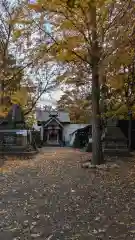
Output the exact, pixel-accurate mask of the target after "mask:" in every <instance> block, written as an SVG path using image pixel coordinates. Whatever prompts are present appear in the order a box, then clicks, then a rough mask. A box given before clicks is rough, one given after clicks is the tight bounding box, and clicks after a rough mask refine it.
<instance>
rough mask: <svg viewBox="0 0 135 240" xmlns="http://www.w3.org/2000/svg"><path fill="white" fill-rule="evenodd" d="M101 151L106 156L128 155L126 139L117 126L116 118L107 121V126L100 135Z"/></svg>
mask: <svg viewBox="0 0 135 240" xmlns="http://www.w3.org/2000/svg"><path fill="white" fill-rule="evenodd" d="M102 141H103V152H104V154H106V155H108V156H125V157H126V156H129V155H130V154H129V150H128V139H127V138H126V137H125V135H124V134H123V132H122V131H121V129H120V128H119V127H118V120H117V119H115V118H113V119H109V120H108V121H107V127H106V128H105V131H104V133H103V136H102Z"/></svg>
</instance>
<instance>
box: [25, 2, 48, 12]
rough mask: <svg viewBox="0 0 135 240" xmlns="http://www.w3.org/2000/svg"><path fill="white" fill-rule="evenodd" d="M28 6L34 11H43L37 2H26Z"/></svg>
mask: <svg viewBox="0 0 135 240" xmlns="http://www.w3.org/2000/svg"><path fill="white" fill-rule="evenodd" d="M28 8H29V9H31V10H35V11H36V12H43V11H44V9H43V7H42V5H40V4H38V3H30V4H28Z"/></svg>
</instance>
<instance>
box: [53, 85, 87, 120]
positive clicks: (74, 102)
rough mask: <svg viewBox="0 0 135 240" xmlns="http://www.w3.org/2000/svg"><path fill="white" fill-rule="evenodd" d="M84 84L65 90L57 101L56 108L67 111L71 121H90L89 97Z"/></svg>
mask: <svg viewBox="0 0 135 240" xmlns="http://www.w3.org/2000/svg"><path fill="white" fill-rule="evenodd" d="M84 88H85V86H81V87H76V88H71V89H68V90H65V91H64V93H63V95H62V96H61V98H60V100H59V101H57V105H56V107H57V109H58V110H64V111H67V112H68V113H69V115H70V120H71V122H72V123H87V124H89V123H90V120H91V115H90V112H91V103H90V102H91V99H89V96H88V94H90V93H89V92H88V91H89V90H88V91H86V90H87V89H84Z"/></svg>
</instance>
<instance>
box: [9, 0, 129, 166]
mask: <svg viewBox="0 0 135 240" xmlns="http://www.w3.org/2000/svg"><path fill="white" fill-rule="evenodd" d="M131 3H132V4H133V1H126V2H125V1H124V2H123V1H113V0H83V1H82V0H74V1H73V0H70V1H67V0H37V1H33V3H29V4H27V5H25V6H24V7H23V9H22V11H23V13H24V12H25V13H26V12H27V14H26V15H27V16H26V15H25V20H26V21H32V24H31V28H32V29H36V31H37V33H38V34H41V35H42V40H41V42H37V49H38V51H37V52H36V54H37V53H38V54H39V55H38V56H40V58H41V59H43V61H45V60H46V59H48V58H49V59H53V60H55V61H57V63H59V64H60V65H62V66H63V68H64V70H65V71H63V73H62V74H63V75H64V78H65V75H66V74H68V72H67V65H69V64H70V65H72V64H73V65H76V66H77V65H78V66H80V64H84V65H85V66H87V69H88V73H89V82H92V119H93V122H92V137H93V146H92V152H93V154H92V163H93V164H100V163H102V161H103V158H102V149H101V130H100V127H101V121H100V120H101V113H100V87H101V85H102V80H103V79H104V76H106V75H107V71H108V67H110V66H111V67H112V66H113V64H112V59H116V56H117V54H116V52H118V49H119V46H120V47H121V48H122V47H125V44H126V42H127V41H128V38H129V35H130V32H131V31H132V29H127V28H124V26H123V25H124V21H125V19H127V18H128V17H129V16H130V15H132V16H133V11H132V10H133V7H132V6H131ZM127 9H128V11H127ZM125 16H126V18H125ZM17 22H18V19H14V24H15V25H17ZM118 23H119V24H118ZM46 26H49V28H50V30H49V31H48V30H47V29H46ZM43 36H44V37H47V38H48V41H47V42H46V41H44V37H43ZM124 37H125V38H124ZM70 70H71V68H70ZM107 77H108V75H107ZM61 79H62V78H61ZM106 79H107V80H108V78H106ZM118 82H119V80H118Z"/></svg>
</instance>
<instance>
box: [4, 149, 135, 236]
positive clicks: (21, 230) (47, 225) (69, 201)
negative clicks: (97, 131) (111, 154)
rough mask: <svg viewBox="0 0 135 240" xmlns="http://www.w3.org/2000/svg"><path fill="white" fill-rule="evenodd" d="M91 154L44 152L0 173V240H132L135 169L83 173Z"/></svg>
mask: <svg viewBox="0 0 135 240" xmlns="http://www.w3.org/2000/svg"><path fill="white" fill-rule="evenodd" d="M89 157H90V154H88V153H83V152H79V151H75V150H73V149H70V148H44V149H42V152H41V153H40V154H39V155H37V156H36V158H35V159H33V160H25V161H16V160H12V161H11V160H9V161H7V162H6V163H5V165H4V166H3V168H1V169H0V193H1V194H0V240H19V239H20V240H33V239H36V240H58V239H59V240H66V239H70V240H75V239H78V240H87V239H89V240H93V239H94V240H96V239H97V240H102V239H103V240H109V239H118V240H130V239H135V187H134V186H135V167H134V162H133V161H132V162H121V163H120V167H119V168H115V169H111V170H109V171H104V170H87V169H83V168H81V162H82V161H84V160H86V159H87V158H89Z"/></svg>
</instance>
